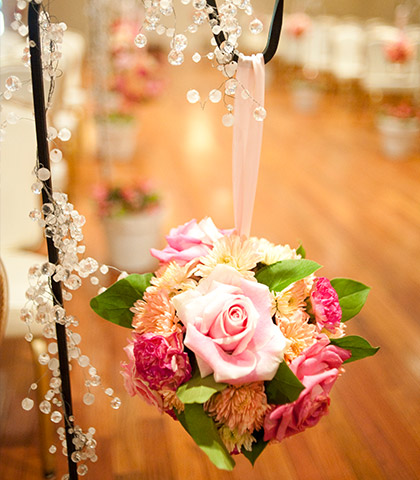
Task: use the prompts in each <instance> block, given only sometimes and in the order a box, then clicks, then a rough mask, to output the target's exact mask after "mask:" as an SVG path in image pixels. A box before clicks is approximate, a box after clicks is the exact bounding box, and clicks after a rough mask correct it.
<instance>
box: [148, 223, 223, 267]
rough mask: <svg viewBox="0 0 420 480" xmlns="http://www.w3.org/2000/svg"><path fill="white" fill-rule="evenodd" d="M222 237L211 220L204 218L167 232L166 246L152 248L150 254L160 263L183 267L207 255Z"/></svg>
mask: <svg viewBox="0 0 420 480" xmlns="http://www.w3.org/2000/svg"><path fill="white" fill-rule="evenodd" d="M222 237H223V233H222V231H220V230H219V229H218V228H217V227H216V225H215V224H214V223H213V220H212V219H211V218H205V219H203V220H201V222H200V223H197V221H196V220H191V221H189V222H187V223H185V224H184V225H181V226H179V227H177V228H173V229H172V230H171V231H170V232H169V235H168V236H167V237H166V240H167V242H168V245H167V246H166V247H165V248H164V249H163V250H156V249H155V248H152V249H151V250H150V253H151V254H152V255H153V256H154V257H156V258H157V259H158V260H159V261H160V262H161V263H169V262H172V261H176V262H178V263H179V264H181V265H185V264H186V263H188V262H189V261H191V260H193V259H195V258H198V257H201V256H203V255H207V254H208V253H209V251H210V250H211V248H212V247H213V243H214V242H215V241H216V240H218V239H219V238H222Z"/></svg>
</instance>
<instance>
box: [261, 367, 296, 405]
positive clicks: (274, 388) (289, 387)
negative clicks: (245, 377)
mask: <svg viewBox="0 0 420 480" xmlns="http://www.w3.org/2000/svg"><path fill="white" fill-rule="evenodd" d="M304 389H305V387H304V386H303V385H302V383H301V382H300V381H299V379H298V378H297V377H296V375H295V374H294V373H293V372H292V371H291V370H290V368H289V367H288V366H287V363H286V362H282V363H280V366H279V368H278V370H277V373H276V375H275V377H274V378H273V380H270V381H269V382H265V393H266V395H267V400H268V403H273V404H275V405H283V404H285V403H290V402H294V401H295V400H297V399H298V398H299V395H300V392H301V391H302V390H304Z"/></svg>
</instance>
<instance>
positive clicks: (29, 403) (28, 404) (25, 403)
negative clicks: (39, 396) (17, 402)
mask: <svg viewBox="0 0 420 480" xmlns="http://www.w3.org/2000/svg"><path fill="white" fill-rule="evenodd" d="M33 406H34V401H33V400H32V399H31V398H28V397H26V398H24V399H23V400H22V408H23V409H24V410H27V411H29V410H32V408H33Z"/></svg>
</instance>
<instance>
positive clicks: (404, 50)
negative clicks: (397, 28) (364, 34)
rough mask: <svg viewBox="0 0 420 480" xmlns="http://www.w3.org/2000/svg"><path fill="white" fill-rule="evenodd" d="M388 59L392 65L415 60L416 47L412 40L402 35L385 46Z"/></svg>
mask: <svg viewBox="0 0 420 480" xmlns="http://www.w3.org/2000/svg"><path fill="white" fill-rule="evenodd" d="M384 52H385V55H386V58H387V59H388V61H389V62H391V63H399V64H403V63H407V62H408V61H410V60H411V59H412V58H413V55H414V46H413V44H412V43H411V42H410V40H409V39H408V38H407V37H406V35H404V34H403V33H401V34H400V35H399V37H398V39H396V40H394V41H392V42H389V43H386V44H385V45H384Z"/></svg>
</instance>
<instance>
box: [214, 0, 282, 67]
mask: <svg viewBox="0 0 420 480" xmlns="http://www.w3.org/2000/svg"><path fill="white" fill-rule="evenodd" d="M207 5H209V6H210V7H212V8H213V12H212V13H210V14H209V17H210V20H214V19H215V20H217V21H219V19H218V10H217V4H216V0H207ZM283 9H284V0H276V3H275V6H274V11H273V17H272V19H271V25H270V32H269V34H268V39H267V44H266V46H265V49H264V51H263V56H264V63H268V62H269V61H270V60H271V59H272V58H273V57H274V55H275V53H276V51H277V48H278V46H279V41H280V33H281V27H282V25H283ZM214 38H215V39H216V42H217V45H218V46H219V47H220V46H221V45H222V43H223V42H224V41H225V40H226V38H225V35H224V34H223V32H220V33H218V34H214ZM233 60H234V61H238V56H237V55H236V54H234V56H233Z"/></svg>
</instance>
